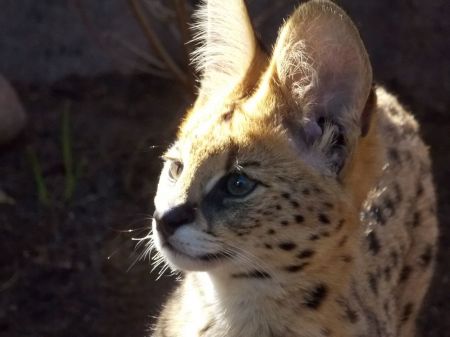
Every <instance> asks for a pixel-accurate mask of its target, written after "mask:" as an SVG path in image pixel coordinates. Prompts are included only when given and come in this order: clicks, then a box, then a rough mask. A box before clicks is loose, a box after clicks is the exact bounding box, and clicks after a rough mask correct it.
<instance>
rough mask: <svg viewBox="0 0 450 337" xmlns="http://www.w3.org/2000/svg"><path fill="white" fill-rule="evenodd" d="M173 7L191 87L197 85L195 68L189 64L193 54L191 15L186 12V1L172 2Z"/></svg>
mask: <svg viewBox="0 0 450 337" xmlns="http://www.w3.org/2000/svg"><path fill="white" fill-rule="evenodd" d="M172 3H173V7H174V8H175V13H176V15H177V22H178V28H179V30H180V35H181V40H182V42H183V47H184V57H185V61H186V66H187V68H188V69H189V74H188V75H190V76H189V81H190V82H191V85H192V86H194V85H195V80H194V74H195V72H194V68H193V67H192V66H191V64H190V62H189V57H190V55H191V54H192V45H191V44H190V41H191V34H190V33H189V26H188V21H189V15H188V12H187V10H186V0H172Z"/></svg>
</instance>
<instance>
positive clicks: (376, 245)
mask: <svg viewBox="0 0 450 337" xmlns="http://www.w3.org/2000/svg"><path fill="white" fill-rule="evenodd" d="M367 241H368V242H369V250H370V251H371V252H372V254H373V255H377V254H378V253H379V251H380V242H379V241H378V238H377V235H376V234H375V232H374V231H372V232H370V233H369V235H367Z"/></svg>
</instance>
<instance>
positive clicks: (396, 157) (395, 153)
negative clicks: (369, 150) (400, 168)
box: [388, 147, 400, 163]
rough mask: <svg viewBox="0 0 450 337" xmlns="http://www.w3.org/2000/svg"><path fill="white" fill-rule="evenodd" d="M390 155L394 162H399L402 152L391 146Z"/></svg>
mask: <svg viewBox="0 0 450 337" xmlns="http://www.w3.org/2000/svg"><path fill="white" fill-rule="evenodd" d="M388 157H389V159H390V160H391V161H392V162H395V163H399V162H400V154H399V153H398V151H397V149H395V148H393V147H391V148H389V150H388Z"/></svg>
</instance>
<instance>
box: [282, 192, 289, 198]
mask: <svg viewBox="0 0 450 337" xmlns="http://www.w3.org/2000/svg"><path fill="white" fill-rule="evenodd" d="M281 196H282V197H283V198H285V199H289V198H290V197H291V195H290V194H289V193H282V194H281Z"/></svg>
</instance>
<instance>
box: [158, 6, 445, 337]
mask: <svg viewBox="0 0 450 337" xmlns="http://www.w3.org/2000/svg"><path fill="white" fill-rule="evenodd" d="M199 13H200V14H199V15H198V17H199V18H200V20H201V21H200V23H198V24H197V28H198V29H199V30H200V31H199V34H198V38H199V39H200V40H201V44H200V45H201V46H200V47H199V49H198V51H197V52H196V53H195V58H196V62H197V66H198V68H199V69H200V70H201V71H202V72H203V73H202V82H201V84H200V91H199V95H198V99H197V100H196V102H195V104H194V106H193V107H192V109H190V111H188V113H187V116H186V118H185V120H184V121H183V122H182V124H181V126H180V129H179V132H178V135H177V139H176V141H175V142H174V144H173V146H171V147H170V148H169V149H168V151H167V152H166V154H165V156H164V157H165V159H166V162H165V165H164V169H163V171H162V174H161V178H160V182H159V185H158V191H157V194H156V197H155V206H156V212H155V216H154V221H153V235H152V238H153V243H154V245H155V246H156V248H157V251H158V254H159V257H160V259H161V261H163V262H165V263H166V264H167V265H168V266H170V267H171V268H172V269H173V270H177V271H181V272H182V281H181V283H180V284H179V286H178V288H177V289H176V290H175V292H174V293H173V294H172V295H171V297H170V298H169V300H168V302H167V303H166V304H165V306H164V308H163V309H162V312H161V315H160V317H159V319H158V322H157V324H156V326H155V329H154V332H153V336H155V337H185V336H204V337H213V336H214V337H238V336H239V337H256V336H258V337H275V336H283V337H306V336H308V337H324V336H336V337H358V336H367V337H369V336H370V337H412V336H414V331H415V319H416V316H417V314H418V312H419V311H420V307H421V304H422V300H423V297H424V295H425V293H426V290H427V288H428V285H429V282H430V278H431V275H432V271H433V267H434V257H435V255H436V237H437V221H436V214H435V209H436V207H435V196H434V189H433V182H432V175H431V165H430V160H429V155H428V149H427V147H426V146H425V145H424V143H423V142H422V140H421V138H420V135H419V127H418V124H417V122H416V121H415V120H414V118H413V117H412V116H411V115H410V114H409V113H408V112H406V111H405V109H404V108H403V107H402V106H401V105H400V104H399V103H398V101H397V100H396V98H395V97H393V96H392V95H390V94H389V93H387V92H386V91H385V90H384V89H383V88H381V87H375V88H374V87H373V86H372V70H371V67H370V62H369V58H368V56H367V53H366V51H365V48H364V45H363V43H362V41H361V39H360V37H359V34H358V32H357V30H356V28H355V27H354V26H353V24H352V22H351V20H350V19H349V18H348V17H347V15H346V14H345V12H344V11H343V10H342V9H340V8H339V7H337V6H336V5H335V4H333V3H332V2H330V1H326V0H313V1H310V2H307V3H306V4H303V5H301V6H299V7H298V8H297V9H296V10H295V11H294V13H293V14H292V16H291V17H290V19H289V20H287V21H286V23H285V24H284V26H283V27H282V28H281V30H280V34H279V37H278V40H277V42H276V44H275V47H274V49H273V52H272V54H271V55H269V54H268V53H267V52H265V51H263V50H262V49H261V48H260V46H259V45H258V43H257V39H256V38H255V36H254V33H253V30H252V28H251V27H252V25H251V23H250V20H249V19H248V15H247V11H246V9H245V4H244V2H243V1H242V0H230V1H215V0H210V1H206V2H205V3H204V4H203V7H202V9H201V10H200V12H199ZM233 174H235V175H239V176H240V177H245V179H249V180H245V181H244V182H247V183H248V182H249V181H250V182H251V184H254V185H251V189H249V190H248V191H249V192H248V193H246V194H245V195H242V196H240V197H236V196H235V195H231V194H230V193H229V189H228V188H229V187H228V183H229V181H230V176H231V175H233Z"/></svg>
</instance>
